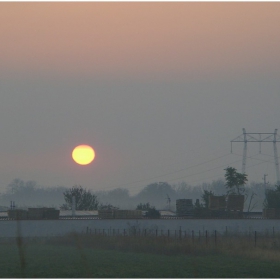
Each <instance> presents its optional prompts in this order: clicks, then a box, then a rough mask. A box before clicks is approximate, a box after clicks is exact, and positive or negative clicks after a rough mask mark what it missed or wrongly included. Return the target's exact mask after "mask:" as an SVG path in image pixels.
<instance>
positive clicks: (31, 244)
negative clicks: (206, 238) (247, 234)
mask: <svg viewBox="0 0 280 280" xmlns="http://www.w3.org/2000/svg"><path fill="white" fill-rule="evenodd" d="M18 241H21V242H16V240H13V241H9V242H7V241H6V242H2V243H1V244H0V258H1V262H0V277H1V278H23V277H27V278H34V277H36V278H189V277H191V278H196V277H198V278H279V275H280V258H279V256H280V250H279V248H277V246H276V245H275V244H277V243H275V242H276V241H277V240H276V239H274V240H270V241H269V242H268V241H267V240H266V242H264V240H263V242H262V243H261V242H260V244H259V247H254V246H252V244H248V241H246V240H242V238H237V237H231V238H230V239H227V240H225V239H224V240H222V239H220V243H219V246H214V244H212V243H211V242H209V243H208V244H205V243H204V242H197V243H195V242H193V241H191V240H188V239H186V240H180V241H179V240H167V239H164V238H159V237H157V238H153V237H146V238H141V237H128V236H126V237H121V236H119V237H106V236H94V235H92V236H87V235H68V236H65V237H61V238H52V239H48V240H29V241H23V242H22V240H18ZM226 241H227V242H226ZM271 242H274V243H271ZM269 244H272V247H269Z"/></svg>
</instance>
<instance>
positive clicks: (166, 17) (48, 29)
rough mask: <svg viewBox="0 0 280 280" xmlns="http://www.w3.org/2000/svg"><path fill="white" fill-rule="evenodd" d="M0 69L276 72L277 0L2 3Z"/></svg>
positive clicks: (183, 73) (94, 72)
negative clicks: (242, 0) (262, 0)
mask: <svg viewBox="0 0 280 280" xmlns="http://www.w3.org/2000/svg"><path fill="white" fill-rule="evenodd" d="M0 7H1V9H0V37H1V46H0V50H1V52H0V60H1V66H0V67H1V72H3V71H5V72H10V73H15V72H16V73H17V72H25V73H27V72H36V73H38V72H39V73H45V74H46V73H50V74H51V73H52V74H54V75H62V76H64V75H74V76H77V75H81V76H89V77H90V76H92V75H96V76H97V77H100V76H101V77H105V78H106V77H108V76H110V77H112V76H113V77H116V76H118V75H120V76H126V77H127V75H130V76H134V77H135V76H140V77H144V78H149V77H151V76H152V77H154V78H157V77H162V75H163V76H165V77H180V78H183V77H184V76H195V75H197V74H203V75H211V74H212V75H213V74H214V75H217V74H219V73H225V71H226V72H228V73H229V74H231V73H235V72H239V73H240V72H241V73H243V74H244V73H246V71H255V70H256V69H266V68H268V67H270V68H271V67H272V68H275V70H277V71H278V70H279V65H280V58H279V37H278V36H277V34H278V32H279V30H278V28H279V26H280V3H188V2H186V3H184V2H179V3H94V2H92V3H0Z"/></svg>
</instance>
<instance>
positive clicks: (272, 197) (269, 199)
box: [263, 185, 280, 209]
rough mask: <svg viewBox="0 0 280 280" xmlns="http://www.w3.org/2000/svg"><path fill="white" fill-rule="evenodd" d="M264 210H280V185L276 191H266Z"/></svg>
mask: <svg viewBox="0 0 280 280" xmlns="http://www.w3.org/2000/svg"><path fill="white" fill-rule="evenodd" d="M263 205H264V208H276V209H280V185H276V186H275V189H274V190H273V189H267V190H266V191H265V200H264V204H263Z"/></svg>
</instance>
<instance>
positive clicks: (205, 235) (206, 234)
mask: <svg viewBox="0 0 280 280" xmlns="http://www.w3.org/2000/svg"><path fill="white" fill-rule="evenodd" d="M205 239H206V245H207V243H208V240H207V230H206V231H205Z"/></svg>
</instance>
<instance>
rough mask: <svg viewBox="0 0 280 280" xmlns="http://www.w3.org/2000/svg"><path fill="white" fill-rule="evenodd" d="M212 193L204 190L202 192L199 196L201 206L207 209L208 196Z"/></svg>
mask: <svg viewBox="0 0 280 280" xmlns="http://www.w3.org/2000/svg"><path fill="white" fill-rule="evenodd" d="M210 195H214V193H213V192H212V191H208V190H204V191H203V194H202V196H201V199H202V201H203V207H204V208H206V209H208V208H209V196H210Z"/></svg>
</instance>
